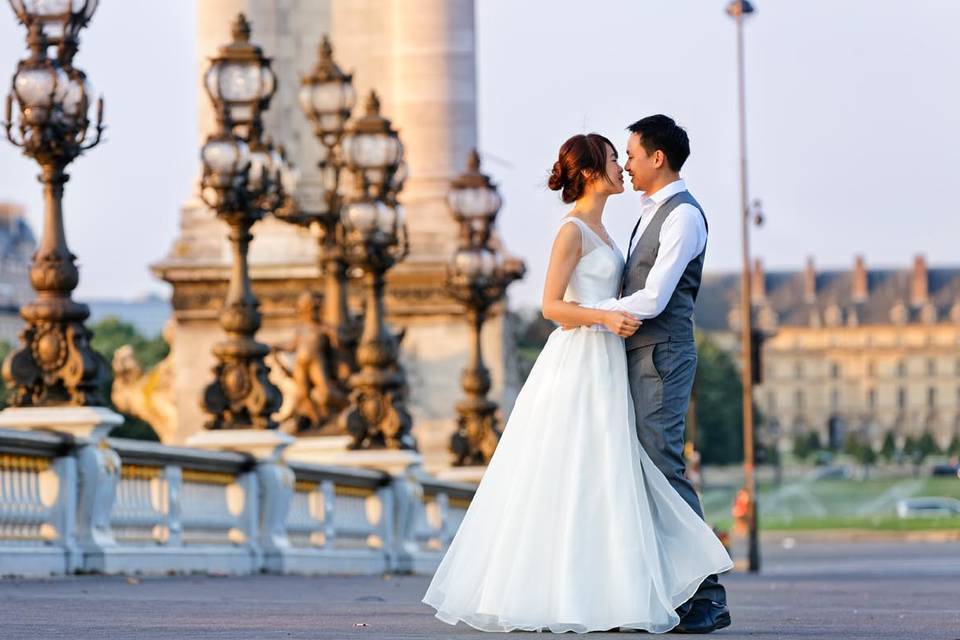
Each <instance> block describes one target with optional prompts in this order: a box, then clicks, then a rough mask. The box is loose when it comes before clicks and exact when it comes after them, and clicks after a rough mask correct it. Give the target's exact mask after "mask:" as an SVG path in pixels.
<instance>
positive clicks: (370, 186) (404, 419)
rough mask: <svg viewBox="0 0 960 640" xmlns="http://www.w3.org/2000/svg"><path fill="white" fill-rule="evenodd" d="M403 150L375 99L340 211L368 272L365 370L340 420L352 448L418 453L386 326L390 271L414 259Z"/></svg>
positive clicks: (355, 126) (348, 243)
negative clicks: (402, 203)
mask: <svg viewBox="0 0 960 640" xmlns="http://www.w3.org/2000/svg"><path fill="white" fill-rule="evenodd" d="M402 150H403V149H402V145H401V144H400V139H399V137H398V136H397V132H396V131H395V130H394V129H393V127H392V126H391V125H390V121H389V120H387V119H386V118H384V117H383V116H381V115H380V101H379V99H378V98H377V95H376V93H374V92H371V93H370V96H369V98H368V100H367V104H366V114H365V115H364V116H362V117H360V118H358V119H356V120H354V121H353V122H351V123H350V124H349V125H348V127H347V130H346V134H345V135H344V137H343V141H342V151H343V159H344V163H345V164H346V166H347V168H348V169H349V170H350V174H351V176H350V177H352V179H353V189H352V192H351V193H350V195H349V196H348V198H347V201H346V203H345V204H344V206H343V208H342V211H341V219H342V224H343V229H344V242H345V248H346V252H345V257H346V259H347V261H348V263H349V264H351V265H353V266H354V267H357V268H358V269H360V270H362V271H363V274H364V285H365V287H366V308H365V312H364V324H363V333H362V335H361V336H360V345H359V347H358V348H357V362H358V363H359V365H360V370H359V371H358V372H357V373H356V374H354V375H353V376H351V378H350V388H351V394H350V406H349V407H347V408H346V409H345V410H344V411H343V413H342V414H341V415H340V421H341V424H342V426H343V428H344V429H345V430H346V431H347V432H348V433H349V434H350V435H351V436H352V437H353V442H352V443H351V445H350V447H351V448H352V449H378V448H389V449H408V450H416V446H417V445H416V441H415V440H414V438H413V435H412V434H411V433H410V429H411V426H412V425H411V419H410V414H409V413H408V412H407V409H406V406H405V404H406V396H407V384H406V377H405V375H404V372H403V369H402V368H401V366H400V362H399V360H398V356H399V353H398V350H399V349H398V340H397V337H396V336H395V335H394V334H393V333H391V332H390V331H389V330H388V329H387V326H386V324H385V322H384V309H383V286H384V279H385V274H386V272H387V270H389V269H390V268H391V267H392V266H393V265H394V264H396V263H397V262H399V261H400V260H402V259H403V258H404V257H405V256H406V255H407V252H408V249H409V245H408V243H407V233H406V226H405V225H404V223H403V217H402V213H401V210H400V208H399V207H398V206H397V204H396V194H397V192H398V191H399V189H400V188H401V187H402V179H401V180H400V182H399V183H398V180H397V174H398V170H400V168H401V166H402V160H403V159H402Z"/></svg>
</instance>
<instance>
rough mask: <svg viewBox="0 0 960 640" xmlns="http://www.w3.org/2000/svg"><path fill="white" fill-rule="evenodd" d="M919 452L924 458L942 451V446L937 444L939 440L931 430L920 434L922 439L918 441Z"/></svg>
mask: <svg viewBox="0 0 960 640" xmlns="http://www.w3.org/2000/svg"><path fill="white" fill-rule="evenodd" d="M917 453H919V454H920V455H921V456H923V457H924V458H926V457H927V456H935V455H937V454H939V453H940V447H938V446H937V441H936V440H935V439H934V437H933V434H932V433H930V432H929V431H924V432H923V433H922V434H920V439H919V440H918V441H917Z"/></svg>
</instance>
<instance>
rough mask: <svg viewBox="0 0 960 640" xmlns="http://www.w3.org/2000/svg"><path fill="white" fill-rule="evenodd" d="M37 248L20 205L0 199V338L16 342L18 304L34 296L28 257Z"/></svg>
mask: <svg viewBox="0 0 960 640" xmlns="http://www.w3.org/2000/svg"><path fill="white" fill-rule="evenodd" d="M36 248H37V241H36V238H34V236H33V231H31V230H30V226H29V225H28V224H27V220H26V217H25V216H24V210H23V207H21V206H19V205H15V204H11V203H7V202H0V341H4V342H8V343H10V344H15V343H16V341H17V336H18V334H19V333H20V329H21V328H22V327H23V320H22V319H21V318H20V305H22V304H24V303H26V302H29V301H30V300H31V299H33V296H34V294H33V289H31V288H30V257H31V256H32V255H33V252H34V251H35V250H36Z"/></svg>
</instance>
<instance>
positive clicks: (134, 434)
mask: <svg viewBox="0 0 960 640" xmlns="http://www.w3.org/2000/svg"><path fill="white" fill-rule="evenodd" d="M90 329H91V331H93V339H92V340H91V341H90V345H91V346H92V347H93V348H94V350H95V351H97V352H98V353H99V354H100V355H101V356H103V358H104V360H105V361H106V365H107V367H108V368H109V367H110V363H111V362H112V361H113V354H114V352H115V351H116V350H117V349H119V348H120V347H122V346H123V345H125V344H129V345H130V346H131V347H133V352H134V354H135V355H136V356H137V360H138V361H139V362H140V365H141V366H142V367H143V370H144V371H146V370H148V369H150V368H151V367H153V366H154V365H155V364H157V363H158V362H160V361H161V360H163V359H164V358H165V357H166V356H167V354H168V353H169V352H170V347H169V345H168V344H167V343H166V342H165V341H164V339H163V338H161V337H160V336H157V337H155V338H145V337H144V336H142V335H141V334H140V333H139V332H138V331H137V329H136V328H135V327H134V326H133V325H131V324H128V323H126V322H123V321H122V320H120V319H118V318H115V317H107V318H104V319H103V320H101V321H100V322H98V323H97V324H95V325H92V326H91V327H90ZM112 386H113V376H112V375H111V376H110V380H109V381H108V382H107V383H106V385H105V387H104V390H103V394H104V398H106V399H107V402H108V404H109V405H110V408H112V409H114V410H116V407H114V406H113V402H112V401H110V389H111V387H112ZM123 417H124V423H123V424H122V425H120V426H119V427H117V428H116V429H114V430H113V431H111V432H110V435H111V436H116V437H120V438H134V439H137V440H159V438H158V437H157V434H156V433H155V432H154V431H153V429H152V428H151V427H150V425H149V424H147V423H146V422H144V421H143V420H141V419H139V418H137V417H135V416H130V415H126V414H123Z"/></svg>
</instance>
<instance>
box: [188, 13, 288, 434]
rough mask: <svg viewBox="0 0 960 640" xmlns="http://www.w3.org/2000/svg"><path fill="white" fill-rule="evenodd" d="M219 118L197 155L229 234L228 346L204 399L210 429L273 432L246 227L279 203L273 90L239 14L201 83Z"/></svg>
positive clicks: (274, 393) (222, 347)
mask: <svg viewBox="0 0 960 640" xmlns="http://www.w3.org/2000/svg"><path fill="white" fill-rule="evenodd" d="M205 85H206V89H207V93H208V94H209V96H210V99H211V100H212V102H213V105H214V108H215V111H216V114H217V130H216V131H215V132H214V133H212V134H211V135H210V136H209V137H208V138H207V141H206V143H205V144H204V145H203V149H202V151H201V159H202V161H203V176H202V178H201V197H202V199H203V201H204V202H205V203H206V204H207V206H209V207H210V208H211V209H213V210H214V211H215V212H216V214H217V215H218V216H219V217H220V218H222V219H223V220H224V221H225V222H226V223H227V224H228V225H229V227H230V233H229V237H230V244H231V249H232V252H233V265H232V268H231V271H230V283H229V285H228V288H227V295H226V298H225V299H224V302H223V308H222V310H221V312H220V326H221V327H223V330H224V331H225V332H226V334H227V338H226V340H224V341H223V342H221V343H219V344H217V345H216V346H215V347H214V349H213V353H214V355H215V356H216V358H217V360H218V363H217V365H216V367H215V368H214V374H215V378H214V381H213V382H211V383H210V384H209V385H208V386H207V387H206V389H205V390H204V394H203V405H204V408H205V409H206V411H207V412H208V413H209V414H210V419H209V420H208V422H207V424H206V427H207V428H208V429H245V428H246V429H250V428H252V429H275V428H276V427H277V425H276V423H275V422H274V420H273V418H272V417H271V416H272V414H273V413H275V412H276V411H277V410H278V409H279V408H280V403H281V396H280V391H279V389H277V387H276V386H274V384H273V383H272V382H270V380H269V378H268V373H269V369H268V367H267V365H266V362H265V361H264V358H265V357H266V356H267V354H268V353H269V352H270V349H269V347H268V346H267V345H265V344H262V343H260V342H257V341H256V339H255V336H256V333H257V330H258V329H259V328H260V320H261V318H260V311H259V306H260V303H259V301H258V300H257V298H256V296H255V295H254V294H253V289H252V287H251V284H250V272H249V266H248V264H247V252H248V249H249V246H250V242H251V240H253V235H252V234H251V232H250V229H251V227H252V226H253V224H254V223H255V222H257V221H258V220H259V219H260V218H262V217H263V216H264V215H266V214H268V213H270V212H271V211H274V210H275V209H277V208H278V207H280V206H281V205H282V204H283V202H284V198H285V195H284V192H283V187H282V184H281V178H282V175H283V172H284V168H283V159H282V158H281V157H280V154H279V152H278V151H277V150H275V149H274V148H273V147H272V145H271V144H270V142H269V140H268V139H267V138H266V137H265V136H264V134H263V125H262V121H261V117H260V116H261V114H262V112H263V111H264V110H265V109H267V108H268V106H269V104H270V98H271V97H272V96H273V92H274V89H275V85H276V82H275V78H274V75H273V71H272V70H271V68H270V60H269V59H268V58H266V57H264V56H263V52H262V51H261V49H260V48H259V47H257V46H255V45H253V44H251V43H250V24H249V23H248V22H247V20H246V18H245V17H244V15H243V14H240V15H239V16H238V17H237V19H236V21H235V22H234V23H233V41H232V42H231V43H230V44H228V45H226V46H224V47H221V49H220V51H219V52H218V55H217V56H216V57H214V58H213V59H212V60H211V64H210V68H209V70H208V71H207V73H206V76H205Z"/></svg>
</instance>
